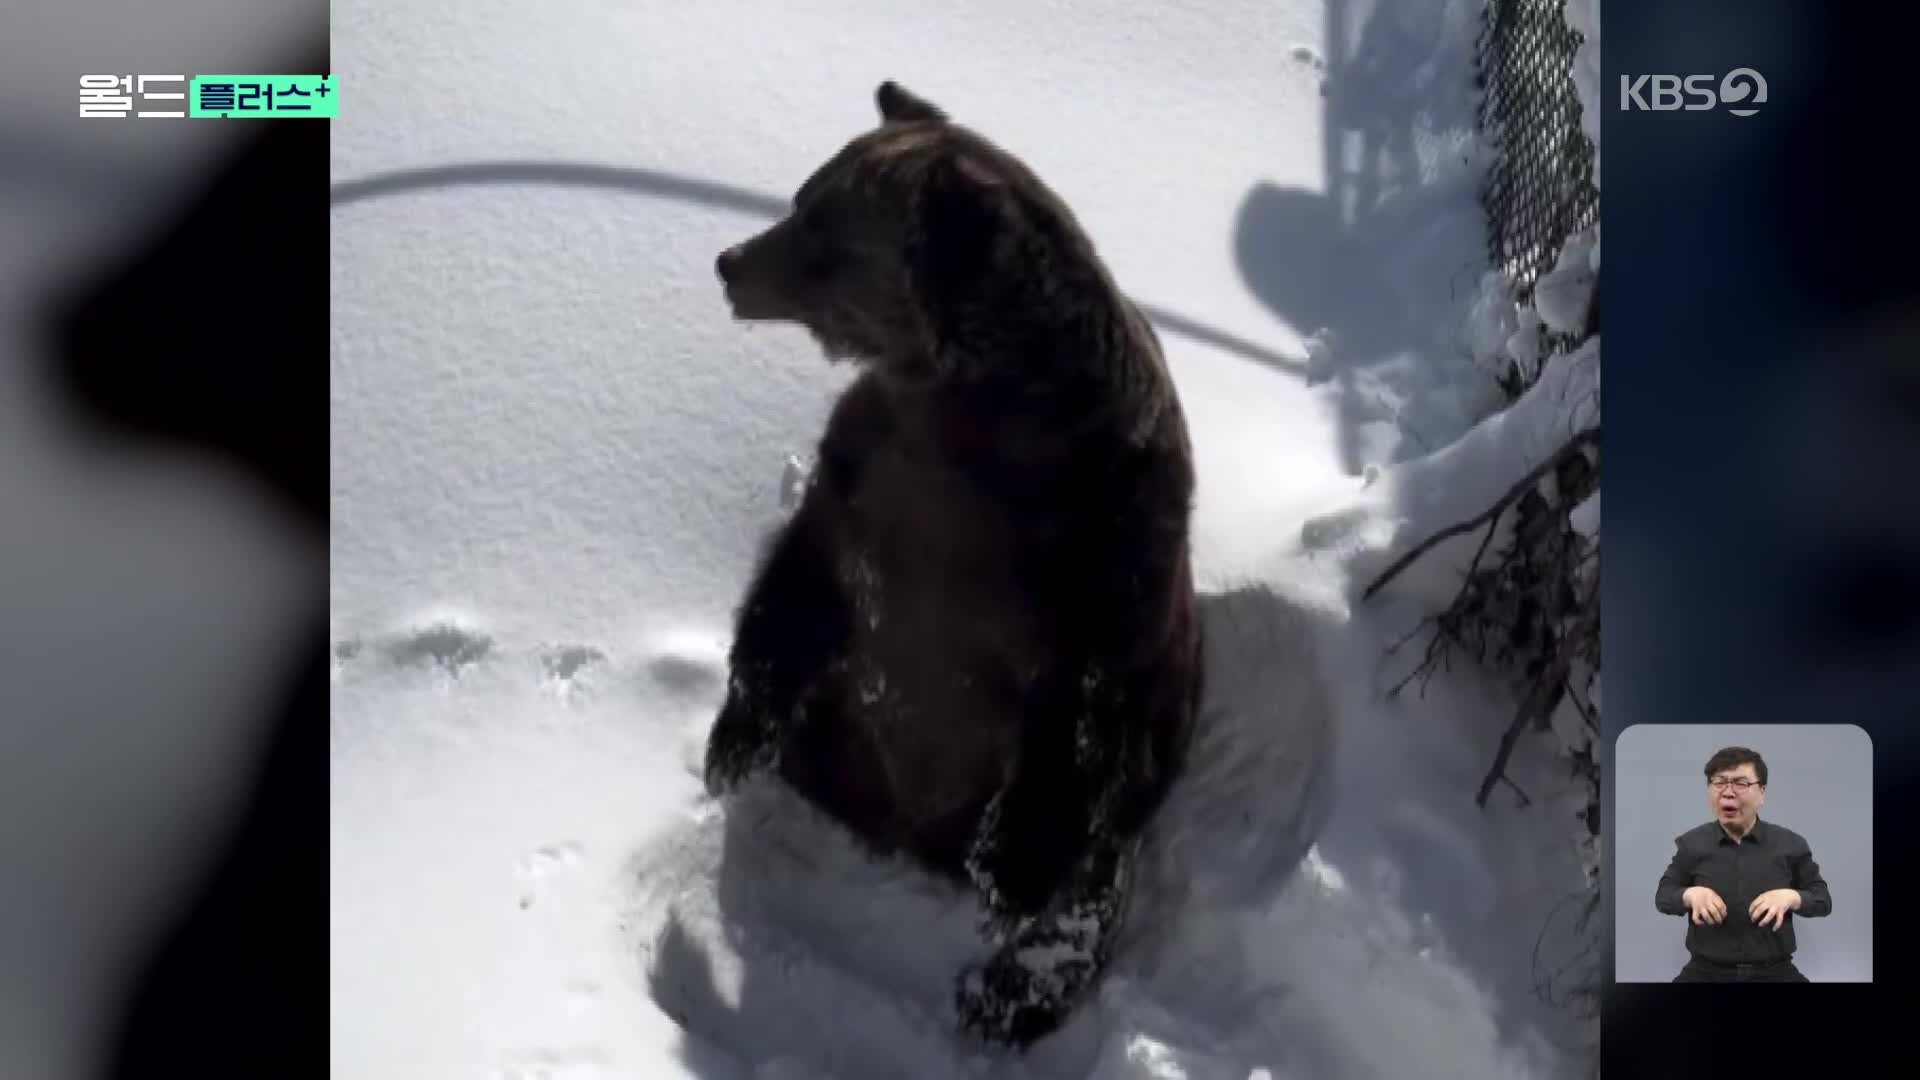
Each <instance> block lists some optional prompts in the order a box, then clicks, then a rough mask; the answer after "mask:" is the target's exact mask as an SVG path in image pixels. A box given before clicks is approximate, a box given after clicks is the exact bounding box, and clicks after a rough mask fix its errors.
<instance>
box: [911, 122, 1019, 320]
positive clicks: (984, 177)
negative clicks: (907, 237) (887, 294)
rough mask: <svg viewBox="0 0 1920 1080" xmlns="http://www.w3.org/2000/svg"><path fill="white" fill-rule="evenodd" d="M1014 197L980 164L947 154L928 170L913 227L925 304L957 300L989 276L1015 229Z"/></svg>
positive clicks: (961, 156)
mask: <svg viewBox="0 0 1920 1080" xmlns="http://www.w3.org/2000/svg"><path fill="white" fill-rule="evenodd" d="M1015 213H1016V210H1015V205H1014V197H1013V191H1012V190H1011V189H1010V188H1009V187H1008V186H1007V184H1006V182H1005V181H1003V180H1001V179H1000V178H999V177H996V176H994V175H993V174H992V173H991V172H989V171H988V170H987V169H986V168H985V167H984V166H982V165H981V164H980V163H979V162H977V161H974V160H972V159H970V158H968V157H966V156H965V155H961V154H947V155H943V156H942V157H940V158H939V159H938V160H936V161H934V162H933V163H932V164H931V165H930V166H928V169H927V175H926V180H925V185H924V186H923V187H922V189H921V192H920V212H919V219H918V221H916V222H915V230H914V231H915V233H916V234H917V235H916V240H917V241H918V242H917V243H916V244H915V248H916V251H915V255H916V258H915V260H914V261H915V263H916V264H917V265H916V267H915V269H916V270H917V272H918V274H919V277H920V282H921V286H922V288H923V289H925V290H926V291H927V293H926V295H927V296H928V298H929V299H935V298H942V299H950V298H958V297H960V296H963V295H966V294H968V293H970V292H972V291H973V289H974V288H975V287H976V286H977V285H978V283H979V282H980V281H981V280H982V279H983V278H985V277H987V276H988V275H989V274H990V273H991V272H992V270H993V263H994V259H995V251H996V249H998V248H999V247H1000V246H1001V244H1002V241H1003V240H1004V238H1005V237H1006V235H1007V232H1008V230H1009V229H1010V228H1012V227H1013V225H1014V221H1013V218H1014V215H1015Z"/></svg>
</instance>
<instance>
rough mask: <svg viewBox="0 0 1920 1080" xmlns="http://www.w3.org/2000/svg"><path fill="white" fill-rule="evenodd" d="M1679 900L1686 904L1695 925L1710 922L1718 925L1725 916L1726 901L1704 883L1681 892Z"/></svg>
mask: <svg viewBox="0 0 1920 1080" xmlns="http://www.w3.org/2000/svg"><path fill="white" fill-rule="evenodd" d="M1680 902H1681V903H1683V904H1685V905H1687V911H1689V912H1690V913H1691V917H1692V919H1693V925H1695V926H1699V925H1700V924H1701V923H1712V924H1713V925H1715V926H1718V925H1720V924H1721V923H1722V922H1724V921H1725V920H1726V918H1727V902H1726V901H1725V900H1722V899H1720V894H1719V893H1717V892H1714V891H1713V890H1712V889H1709V888H1707V887H1706V886H1705V885H1695V886H1694V887H1693V888H1691V889H1688V890H1687V891H1686V892H1683V893H1681V894H1680Z"/></svg>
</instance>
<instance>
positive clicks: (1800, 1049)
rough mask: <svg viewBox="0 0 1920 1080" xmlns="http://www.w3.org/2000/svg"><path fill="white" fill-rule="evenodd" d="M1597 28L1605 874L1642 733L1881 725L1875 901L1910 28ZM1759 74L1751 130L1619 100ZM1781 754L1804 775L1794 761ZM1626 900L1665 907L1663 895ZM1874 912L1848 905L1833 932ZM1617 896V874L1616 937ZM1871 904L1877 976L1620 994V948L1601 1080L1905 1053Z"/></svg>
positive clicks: (1737, 18) (1910, 478)
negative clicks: (1654, 89)
mask: <svg viewBox="0 0 1920 1080" xmlns="http://www.w3.org/2000/svg"><path fill="white" fill-rule="evenodd" d="M1603 14H1604V19H1605V22H1604V24H1603V27H1602V37H1603V48H1602V51H1603V55H1602V66H1603V70H1604V83H1603V86H1602V104H1603V107H1604V108H1605V113H1604V116H1603V123H1602V128H1603V131H1602V134H1603V139H1602V145H1603V146H1604V147H1605V156H1604V186H1603V201H1602V221H1603V229H1604V235H1605V238H1606V249H1605V250H1606V260H1605V268H1604V270H1603V282H1602V284H1603V287H1604V288H1605V290H1606V292H1607V308H1608V312H1607V314H1608V332H1607V338H1608V340H1607V341H1606V343H1605V348H1606V354H1607V359H1608V360H1609V365H1608V374H1609V375H1610V377H1611V382H1610V384H1609V386H1608V388H1607V402H1606V404H1607V408H1608V411H1609V416H1608V423H1607V428H1608V437H1607V447H1606V452H1607V455H1608V457H1609V459H1610V460H1609V462H1608V465H1609V470H1610V481H1609V483H1608V494H1609V495H1611V496H1612V498H1611V499H1610V500H1609V501H1608V503H1607V506H1606V535H1607V542H1608V543H1607V551H1608V558H1609V560H1610V562H1611V564H1612V565H1610V566H1609V568H1608V573H1607V576H1606V590H1607V595H1606V597H1605V607H1606V609H1607V621H1606V624H1605V633H1604V639H1605V641H1604V644H1605V651H1606V654H1607V663H1606V669H1605V670H1606V709H1605V717H1606V720H1607V724H1608V728H1607V756H1606V758H1605V761H1604V766H1605V772H1604V774H1603V776H1604V777H1605V790H1604V793H1603V800H1604V803H1605V807H1606V816H1607V821H1608V823H1609V824H1608V828H1607V829H1606V831H1605V833H1604V842H1605V847H1606V851H1605V858H1606V864H1605V865H1606V879H1607V881H1608V882H1612V881H1615V880H1617V879H1616V877H1615V873H1616V870H1615V867H1614V862H1613V859H1614V852H1613V843H1612V837H1613V831H1612V828H1611V821H1612V818H1613V806H1614V802H1613V800H1614V795H1613V784H1612V766H1613V758H1612V741H1613V739H1614V738H1616V737H1617V736H1618V735H1619V733H1620V730H1621V729H1622V728H1624V727H1625V726H1627V725H1629V724H1636V723H1726V722H1739V723H1806V722H1831V723H1836V724H1843V723H1853V724H1858V725H1860V726H1861V727H1863V728H1865V729H1866V730H1867V731H1868V732H1869V733H1870V734H1871V735H1872V737H1873V748H1874V777H1875V792H1874V808H1875V815H1876V819H1875V826H1874V853H1875V856H1876V858H1875V876H1876V886H1875V890H1874V892H1875V896H1874V897H1873V899H1874V900H1878V899H1880V898H1883V897H1894V898H1898V897H1901V896H1903V895H1905V894H1906V892H1907V890H1906V887H1905V886H1906V881H1905V879H1906V874H1907V869H1906V867H1907V865H1908V863H1907V860H1905V859H1903V858H1902V855H1903V850H1904V848H1905V837H1904V835H1903V832H1902V830H1901V829H1900V824H1901V820H1900V816H1899V815H1900V811H1901V809H1902V808H1903V807H1904V806H1906V805H1907V803H1908V801H1909V800H1908V796H1909V795H1911V794H1913V793H1914V791H1915V787H1916V785H1915V780H1916V774H1920V731H1916V730H1915V724H1916V720H1920V700H1917V699H1916V691H1915V686H1914V683H1915V675H1916V672H1920V551H1916V547H1917V546H1920V527H1916V520H1915V510H1916V507H1917V506H1920V482H1916V479H1915V473H1914V469H1915V468H1916V466H1917V465H1920V460H1916V459H1917V458H1920V454H1916V453H1915V450H1916V443H1915V433H1916V432H1920V273H1917V271H1920V259H1916V257H1915V254H1914V253H1915V252H1916V251H1920V231H1917V230H1916V226H1915V221H1916V219H1915V217H1914V212H1913V207H1912V204H1911V199H1912V196H1911V192H1913V191H1914V190H1915V185H1914V182H1913V180H1912V175H1913V174H1912V172H1911V169H1910V168H1909V167H1908V166H1906V165H1904V164H1903V163H1901V162H1899V161H1898V158H1897V157H1896V155H1897V154H1899V153H1901V152H1904V150H1905V149H1906V145H1905V144H1906V143H1907V142H1908V141H1910V138H1909V136H1908V134H1907V133H1908V132H1909V131H1911V129H1912V125H1911V124H1910V123H1909V122H1908V120H1907V118H1906V115H1905V114H1906V113H1907V111H1908V110H1909V108H1910V106H1909V105H1908V98H1910V97H1911V95H1910V94H1907V93H1905V92H1903V91H1904V87H1902V86H1899V85H1896V84H1897V83H1899V82H1901V81H1902V79H1901V76H1902V75H1903V74H1904V73H1905V72H1908V71H1910V70H1911V69H1912V60H1911V58H1910V57H1909V56H1908V55H1906V54H1907V53H1908V52H1910V44H1909V43H1910V42H1911V41H1912V40H1913V38H1912V35H1911V34H1910V33H1909V32H1908V31H1910V30H1911V29H1912V27H1911V26H1910V25H1906V24H1910V23H1912V22H1913V21H1914V16H1913V15H1912V14H1911V12H1910V11H1909V10H1904V9H1895V8H1891V7H1889V8H1869V7H1864V6H1859V5H1845V4H1833V3H1830V2H1822V0H1796V2H1792V3H1785V2H1767V3H1753V2H1751V0H1689V2H1688V3H1684V4H1675V3H1673V0H1609V2H1608V3H1607V4H1606V6H1605V7H1604V9H1603ZM1743 66H1747V67H1754V68H1757V69H1759V70H1760V71H1761V73H1762V74H1763V75H1766V76H1767V77H1768V80H1769V83H1770V86H1769V100H1768V103H1767V105H1766V106H1765V107H1764V108H1763V110H1762V111H1761V112H1760V113H1759V114H1757V115H1755V116H1752V117H1746V118H1738V117H1732V116H1728V115H1725V114H1722V113H1718V112H1666V113H1648V112H1632V113H1629V112H1623V111H1621V110H1620V78H1621V76H1622V75H1623V74H1632V75H1636V76H1637V75H1640V74H1646V73H1672V74H1682V75H1684V74H1694V73H1713V74H1716V75H1718V74H1721V73H1724V72H1726V71H1729V70H1731V69H1733V68H1736V67H1743ZM1770 69H1771V70H1770ZM1703 764H1704V763H1703ZM1769 764H1770V765H1771V766H1772V769H1773V772H1774V774H1775V784H1776V786H1778V785H1779V784H1782V783H1790V782H1791V777H1792V775H1793V769H1794V766H1793V763H1792V762H1791V761H1770V762H1769ZM1703 813H1704V811H1703ZM1687 824H1688V823H1684V822H1677V823H1676V824H1675V829H1674V832H1675V833H1676V834H1678V833H1679V832H1681V831H1683V829H1684V828H1685V827H1686V825H1687ZM1787 824H1789V825H1791V824H1792V823H1791V822H1788V823H1787ZM1809 839H1810V840H1811V841H1812V843H1813V844H1814V851H1815V854H1816V856H1817V855H1818V852H1819V850H1820V838H1819V837H1810V838H1809ZM1635 873H1636V874H1639V875H1640V876H1643V877H1647V880H1648V881H1649V882H1651V880H1652V876H1653V875H1657V873H1658V869H1657V868H1655V869H1654V870H1653V871H1652V874H1651V875H1649V874H1648V872H1647V868H1645V867H1639V868H1635ZM1620 902H1622V903H1645V904H1648V905H1651V904H1652V903H1653V896H1652V887H1651V884H1649V886H1648V889H1647V895H1646V896H1645V897H1640V896H1639V895H1637V894H1632V895H1628V896H1626V897H1623V898H1621V899H1620ZM1868 902H1869V898H1867V897H1845V896H1836V897H1835V917H1841V916H1843V915H1844V913H1845V912H1846V911H1847V909H1848V908H1849V906H1850V905H1859V906H1864V905H1865V904H1866V903H1868ZM1614 904H1615V898H1614V895H1613V893H1612V887H1611V885H1609V887H1608V894H1607V897H1606V903H1605V907H1604V917H1605V918H1606V920H1607V925H1608V926H1609V927H1611V926H1612V925H1613V917H1614ZM1875 907H1876V908H1877V909H1878V911H1879V913H1880V917H1879V920H1878V926H1877V928H1876V932H1875V935H1874V938H1875V946H1874V977H1875V979H1876V980H1877V981H1876V982H1875V983H1874V984H1855V985H1828V986H1822V985H1807V986H1737V987H1717V986H1705V987H1702V986H1684V987H1682V986H1667V985H1637V984H1619V985H1616V984H1614V982H1613V955H1612V948H1611V941H1610V939H1609V948H1608V951H1607V956H1606V959H1605V969H1606V987H1607V990H1606V995H1605V1003H1604V1011H1603V1014H1602V1063H1603V1073H1604V1075H1606V1076H1609V1077H1665V1076H1702V1075H1710V1074H1712V1073H1713V1072H1714V1071H1716V1070H1722V1071H1741V1072H1749V1071H1757V1072H1764V1073H1766V1074H1769V1075H1772V1074H1774V1073H1779V1074H1782V1075H1795V1074H1799V1070H1801V1069H1802V1068H1805V1067H1808V1066H1812V1067H1813V1068H1814V1071H1813V1072H1811V1073H1808V1074H1807V1075H1823V1074H1824V1073H1825V1071H1826V1070H1829V1069H1836V1068H1844V1067H1845V1066H1846V1065H1849V1064H1853V1063H1855V1062H1864V1058H1863V1056H1862V1055H1864V1054H1865V1053H1867V1052H1870V1051H1874V1050H1879V1051H1881V1052H1892V1051H1893V1049H1894V1048H1893V1040H1894V1037H1895V1031H1896V1029H1894V1028H1892V1027H1890V1026H1889V1025H1887V1024H1886V1023H1885V1021H1884V1019H1883V1018H1881V1017H1877V1016H1875V1015H1874V1010H1875V1009H1876V1008H1878V1009H1882V1010H1884V1009H1886V1008H1888V1007H1889V1006H1890V1005H1892V1004H1893V999H1892V997H1891V996H1890V995H1891V994H1893V993H1894V992H1895V988H1897V987H1898V986H1899V985H1900V984H1901V983H1902V982H1904V980H1905V978H1906V975H1907V971H1906V968H1905V966H1904V964H1905V961H1906V959H1907V957H1906V956H1905V955H1903V954H1904V953H1905V952H1907V951H1909V949H1908V947H1907V946H1906V945H1905V944H1904V940H1903V939H1906V938H1907V937H1908V935H1906V933H1905V931H1904V928H1903V926H1902V921H1901V919H1900V914H1901V909H1900V908H1899V907H1897V906H1895V905H1892V904H1883V903H1876V904H1875ZM1803 926H1804V927H1805V929H1803V930H1802V931H1801V935H1800V940H1801V943H1802V951H1803V952H1806V951H1810V950H1812V949H1817V948H1818V947H1819V945H1818V942H1819V937H1820V927H1819V925H1818V923H1812V922H1809V923H1804V924H1803ZM1682 932H1683V928H1682V927H1681V926H1680V924H1679V921H1678V920H1677V919H1676V921H1675V927H1674V933H1675V934H1676V935H1678V934H1681V933H1682ZM1676 974H1677V972H1676Z"/></svg>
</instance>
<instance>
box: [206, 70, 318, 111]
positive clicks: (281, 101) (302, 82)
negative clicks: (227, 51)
mask: <svg viewBox="0 0 1920 1080" xmlns="http://www.w3.org/2000/svg"><path fill="white" fill-rule="evenodd" d="M187 98H188V101H187V115H188V116H212V117H226V118H228V119H238V120H244V119H248V118H254V119H276V120H285V119H290V118H294V117H301V116H308V117H313V118H315V119H319V120H331V119H333V118H335V117H337V116H339V115H340V93H339V87H337V86H336V85H334V78H333V76H331V75H195V76H194V77H193V82H192V85H191V86H189V87H188V89H187Z"/></svg>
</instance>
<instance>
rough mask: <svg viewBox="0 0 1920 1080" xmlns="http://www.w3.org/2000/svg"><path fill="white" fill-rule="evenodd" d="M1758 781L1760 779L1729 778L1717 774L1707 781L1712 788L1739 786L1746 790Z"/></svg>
mask: <svg viewBox="0 0 1920 1080" xmlns="http://www.w3.org/2000/svg"><path fill="white" fill-rule="evenodd" d="M1758 783H1759V781H1757V780H1748V779H1747V778H1746V777H1738V778H1736V779H1732V780H1729V779H1727V778H1725V777H1722V776H1716V777H1714V778H1713V779H1711V780H1708V781H1707V786H1708V787H1710V788H1738V789H1740V790H1741V791H1745V790H1747V789H1748V788H1750V787H1754V786H1756V785H1757V784H1758Z"/></svg>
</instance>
